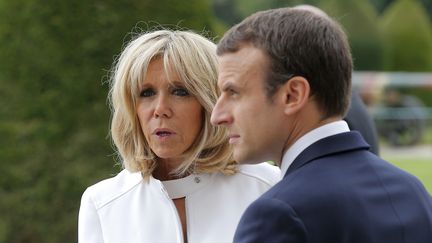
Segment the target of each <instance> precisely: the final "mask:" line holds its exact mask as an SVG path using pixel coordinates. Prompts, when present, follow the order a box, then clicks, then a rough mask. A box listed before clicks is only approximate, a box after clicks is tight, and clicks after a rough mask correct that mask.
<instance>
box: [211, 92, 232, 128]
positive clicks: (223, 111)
mask: <svg viewBox="0 0 432 243" xmlns="http://www.w3.org/2000/svg"><path fill="white" fill-rule="evenodd" d="M210 122H211V123H212V124H213V125H214V126H221V125H228V124H230V123H232V116H231V115H230V113H229V112H228V110H227V107H226V104H224V103H223V100H222V99H221V98H219V99H218V100H217V102H216V105H215V107H214V108H213V111H212V114H211V117H210Z"/></svg>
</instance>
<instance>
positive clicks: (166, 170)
mask: <svg viewBox="0 0 432 243" xmlns="http://www.w3.org/2000/svg"><path fill="white" fill-rule="evenodd" d="M181 163H182V161H178V160H170V159H159V161H158V164H157V167H156V169H155V170H154V171H153V177H154V178H156V179H158V180H161V181H167V180H175V179H179V178H183V177H185V176H186V175H187V174H186V175H183V176H178V175H176V174H175V173H173V171H175V170H176V169H177V168H178V167H179V166H180V164H181Z"/></svg>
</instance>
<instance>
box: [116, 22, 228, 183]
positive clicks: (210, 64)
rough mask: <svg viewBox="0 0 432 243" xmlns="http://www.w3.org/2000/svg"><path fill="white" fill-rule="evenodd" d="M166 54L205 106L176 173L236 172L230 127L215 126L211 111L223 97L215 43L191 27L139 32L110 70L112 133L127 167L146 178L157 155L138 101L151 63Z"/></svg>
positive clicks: (167, 68)
mask: <svg viewBox="0 0 432 243" xmlns="http://www.w3.org/2000/svg"><path fill="white" fill-rule="evenodd" d="M156 58H162V60H163V63H164V68H165V72H166V73H167V74H169V73H170V71H174V72H176V73H177V74H178V75H179V76H180V78H181V80H182V81H183V82H184V84H185V87H186V89H187V90H188V91H189V93H190V94H191V95H193V96H195V97H196V98H197V100H198V102H199V103H200V104H201V105H202V107H203V108H204V116H203V125H202V128H201V131H200V133H199V135H198V137H197V138H196V140H195V142H194V143H193V144H192V146H191V147H190V148H189V149H188V151H187V152H186V154H185V159H184V162H183V163H182V164H181V165H180V166H179V167H178V168H177V169H176V170H175V171H173V173H174V174H176V175H179V176H180V175H184V174H186V173H192V172H197V173H201V172H216V171H221V172H223V173H225V174H232V173H234V172H235V170H236V164H235V163H234V162H233V159H232V150H231V148H230V146H229V144H228V141H227V139H228V138H227V134H226V133H227V131H226V129H225V128H223V127H221V126H212V125H211V123H210V115H211V111H212V110H213V107H214V105H215V103H216V100H217V97H218V95H219V93H218V89H217V86H216V83H217V71H218V70H217V59H216V46H215V44H214V43H212V42H211V41H209V40H208V39H206V38H205V37H203V36H201V35H198V34H196V33H193V32H191V31H180V30H157V31H153V32H149V33H144V34H141V35H139V36H138V37H137V38H135V39H134V40H132V41H131V42H129V43H128V44H127V45H126V47H125V48H124V50H123V52H122V53H121V55H120V57H119V58H118V60H117V61H116V62H115V63H114V66H113V68H112V76H111V79H110V95H109V97H110V98H109V101H110V105H111V110H112V121H111V136H112V139H113V142H114V144H115V146H116V148H117V153H118V155H119V156H120V157H121V160H122V162H123V166H124V167H125V168H126V169H127V170H129V171H131V172H136V171H141V173H142V174H143V176H144V178H148V177H149V176H150V175H151V174H152V173H153V171H154V170H155V168H156V167H157V163H158V158H157V156H156V155H155V154H154V153H153V151H152V150H151V149H150V147H149V144H148V143H147V141H146V139H145V137H144V135H143V133H142V129H141V126H140V123H139V120H138V116H137V110H136V104H137V100H138V98H139V93H140V85H141V84H142V82H143V80H144V78H145V77H146V73H147V68H148V66H149V64H150V62H151V61H152V60H154V59H156Z"/></svg>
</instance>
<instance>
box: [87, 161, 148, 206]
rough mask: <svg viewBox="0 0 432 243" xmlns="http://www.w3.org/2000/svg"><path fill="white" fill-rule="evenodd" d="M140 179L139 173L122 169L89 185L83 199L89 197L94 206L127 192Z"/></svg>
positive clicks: (101, 204)
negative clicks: (112, 175) (114, 174)
mask: <svg viewBox="0 0 432 243" xmlns="http://www.w3.org/2000/svg"><path fill="white" fill-rule="evenodd" d="M141 181H142V176H141V173H139V172H129V171H128V170H126V169H124V170H122V171H121V172H120V173H118V174H117V175H116V176H114V177H111V178H108V179H105V180H102V181H99V182H98V183H96V184H94V185H92V186H89V187H88V188H87V189H86V190H85V192H84V193H83V196H82V198H83V200H84V199H85V198H89V199H91V200H92V201H93V203H95V204H96V206H98V205H99V206H103V205H104V204H106V203H108V202H110V201H112V200H114V199H115V198H117V197H119V196H121V195H123V194H125V193H127V192H128V191H130V190H131V189H132V188H134V187H135V186H136V185H138V184H139V183H140V182H141Z"/></svg>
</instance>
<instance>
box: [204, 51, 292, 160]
mask: <svg viewBox="0 0 432 243" xmlns="http://www.w3.org/2000/svg"><path fill="white" fill-rule="evenodd" d="M218 59H219V78H218V86H219V89H220V90H221V96H220V97H219V99H218V101H217V103H216V106H215V108H214V109H213V112H212V117H211V122H212V123H213V125H223V126H226V127H227V128H228V131H229V143H230V144H231V145H232V146H233V149H234V159H235V160H237V161H238V162H239V163H248V164H254V163H260V162H264V161H269V160H272V161H279V160H280V159H281V156H282V153H283V147H284V144H285V139H286V134H287V131H286V130H285V129H283V128H284V122H286V119H285V116H284V112H283V104H281V102H279V100H280V99H270V98H268V97H267V94H266V90H265V82H266V70H267V69H268V66H269V64H268V58H267V56H266V55H265V54H264V52H263V51H261V50H260V49H258V48H255V47H253V46H251V45H243V46H242V47H241V48H240V50H238V51H237V52H234V53H226V54H223V55H222V56H220V57H219V58H218ZM277 95H278V91H276V94H275V96H274V97H276V96H277Z"/></svg>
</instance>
